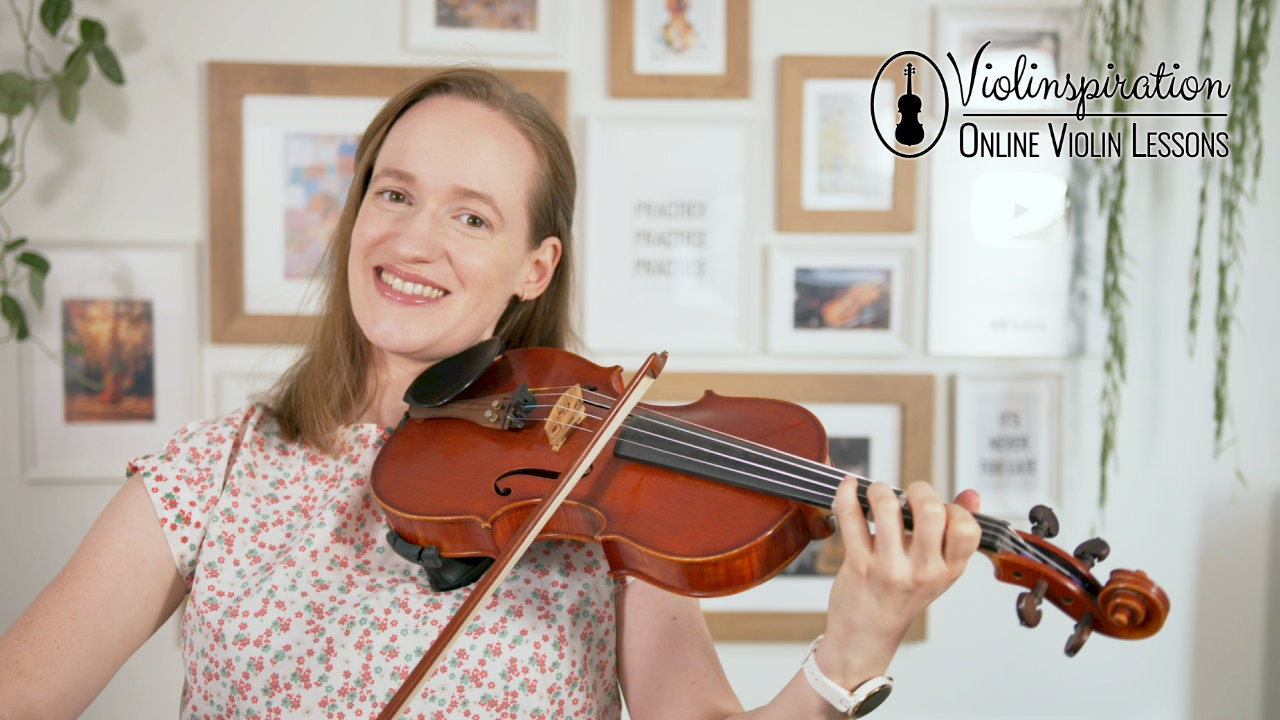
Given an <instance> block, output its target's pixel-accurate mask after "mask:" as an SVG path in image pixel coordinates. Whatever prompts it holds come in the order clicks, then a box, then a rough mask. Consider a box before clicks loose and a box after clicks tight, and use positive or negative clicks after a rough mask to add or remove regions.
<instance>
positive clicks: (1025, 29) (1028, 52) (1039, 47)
mask: <svg viewBox="0 0 1280 720" xmlns="http://www.w3.org/2000/svg"><path fill="white" fill-rule="evenodd" d="M1081 37H1083V35H1082V28H1081V27H1080V19H1079V11H1078V9H1077V8H1074V7H1069V6H1063V5H1036V6H1032V7H1003V8H942V7H940V8H935V9H934V43H933V46H934V56H935V57H937V58H938V61H939V62H940V63H943V65H944V67H948V68H949V66H950V65H951V61H950V60H947V59H946V56H947V53H951V54H952V56H953V57H954V58H955V63H956V66H957V67H958V68H959V69H960V72H961V74H962V75H963V76H964V77H965V87H966V88H968V87H969V86H970V85H972V86H973V87H975V88H977V90H975V91H974V92H973V93H972V94H971V95H970V96H969V98H968V99H969V102H968V103H967V104H964V105H961V102H960V93H959V92H957V93H954V94H952V99H953V100H954V101H955V105H954V106H953V108H955V109H959V110H961V111H962V112H977V113H997V114H1005V113H1016V112H1031V111H1037V110H1040V111H1048V110H1062V111H1066V110H1068V109H1071V108H1070V101H1069V100H1068V99H1065V98H1056V97H1034V98H1019V97H1008V98H1005V99H1003V100H997V99H994V98H990V99H989V98H986V97H984V96H983V95H982V91H981V88H982V85H983V82H984V80H987V78H990V77H993V76H1009V75H1012V74H1013V72H1014V66H1015V63H1017V62H1018V56H1019V55H1023V56H1025V57H1026V68H1025V69H1024V70H1023V72H1024V73H1025V74H1026V76H1027V77H1029V78H1031V77H1035V78H1047V79H1054V78H1062V77H1064V76H1065V74H1066V73H1068V72H1070V73H1071V75H1072V76H1073V77H1074V76H1078V75H1079V73H1080V71H1081V69H1082V64H1083V60H1082V48H1081V43H1080V40H1079V39H1080V38H1081ZM988 42H990V45H988V46H987V47H986V49H985V50H982V51H981V54H980V55H979V50H980V49H981V48H982V46H983V45H984V44H985V43H988ZM975 56H976V59H975ZM987 63H990V64H991V65H992V66H993V67H992V68H990V69H987V67H986V65H987ZM1032 65H1034V66H1035V67H1034V68H1032ZM953 71H954V70H953ZM970 71H972V72H973V77H972V78H970V76H969V73H970ZM937 96H938V99H937V102H938V107H942V102H943V101H942V94H941V91H940V89H939V92H938V94H937Z"/></svg>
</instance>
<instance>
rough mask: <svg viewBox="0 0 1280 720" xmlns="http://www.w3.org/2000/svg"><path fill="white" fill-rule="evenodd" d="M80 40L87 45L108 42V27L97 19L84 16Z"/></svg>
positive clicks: (81, 23) (81, 22)
mask: <svg viewBox="0 0 1280 720" xmlns="http://www.w3.org/2000/svg"><path fill="white" fill-rule="evenodd" d="M80 40H81V42H83V43H84V44H86V45H93V44H95V43H102V42H106V40H107V29H106V28H104V27H102V23H100V22H98V21H97V20H92V19H90V18H84V19H82V20H81V21H80Z"/></svg>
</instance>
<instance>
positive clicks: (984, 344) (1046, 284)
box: [928, 153, 1089, 357]
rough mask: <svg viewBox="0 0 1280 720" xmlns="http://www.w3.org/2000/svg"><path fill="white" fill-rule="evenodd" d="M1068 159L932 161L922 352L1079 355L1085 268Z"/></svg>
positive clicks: (943, 156)
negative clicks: (1075, 229) (1074, 225)
mask: <svg viewBox="0 0 1280 720" xmlns="http://www.w3.org/2000/svg"><path fill="white" fill-rule="evenodd" d="M1071 162H1072V161H1071V160H1070V159H1067V158H1058V157H1054V156H1052V155H1049V156H1047V157H1038V158H1019V159H1016V160H1010V159H1008V158H995V157H985V158H983V157H972V158H966V157H960V156H958V155H954V154H952V153H937V154H935V155H934V156H933V159H932V166H933V170H932V173H931V175H932V180H931V181H932V188H933V189H932V192H931V193H930V204H931V207H932V212H931V217H932V220H931V224H932V226H933V230H932V232H931V234H930V238H929V293H928V295H929V330H928V349H929V353H930V354H933V355H940V356H958V357H1064V356H1069V355H1072V354H1076V353H1078V352H1080V349H1081V347H1082V343H1083V342H1084V334H1085V328H1084V325H1085V316H1086V314H1087V310H1086V309H1085V308H1084V307H1083V303H1084V302H1085V301H1086V299H1085V298H1082V297H1080V293H1079V292H1078V288H1079V287H1080V285H1081V283H1080V282H1079V277H1078V276H1079V274H1080V273H1085V272H1087V271H1088V270H1089V268H1088V267H1087V265H1088V264H1087V263H1085V262H1083V261H1081V260H1080V257H1082V256H1083V255H1082V254H1081V253H1082V252H1083V251H1082V250H1081V247H1080V246H1079V245H1078V243H1079V242H1083V240H1077V239H1076V238H1073V237H1072V233H1070V232H1069V227H1068V225H1069V223H1068V203H1069V199H1070V198H1069V194H1068V191H1067V190H1068V182H1069V179H1070V177H1071ZM1086 286H1087V285H1086Z"/></svg>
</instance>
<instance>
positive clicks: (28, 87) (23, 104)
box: [0, 0, 124, 360]
mask: <svg viewBox="0 0 1280 720" xmlns="http://www.w3.org/2000/svg"><path fill="white" fill-rule="evenodd" d="M9 8H10V10H11V11H12V13H13V18H14V20H15V21H16V23H15V24H16V29H17V32H18V36H19V38H20V39H21V40H22V47H23V55H22V65H21V67H19V68H17V69H14V70H7V71H3V72H0V118H2V119H3V123H4V135H3V136H2V137H0V209H3V208H4V206H5V205H7V204H8V203H9V201H10V200H12V199H13V197H14V195H16V194H17V193H18V191H19V190H20V189H21V188H22V185H23V181H24V180H25V179H26V176H27V137H28V136H29V135H30V133H31V128H32V126H33V125H34V124H35V120H36V117H37V116H39V114H40V109H41V108H42V107H43V106H44V103H45V101H46V100H47V99H49V98H50V97H51V96H56V97H57V103H58V113H59V115H61V116H62V119H63V120H65V121H66V122H74V121H75V119H76V115H78V114H79V112H80V90H81V88H82V87H84V85H85V83H87V82H88V81H89V76H90V72H91V65H96V66H97V68H98V71H99V72H100V73H101V74H102V76H103V77H105V78H106V79H107V80H108V81H110V82H111V83H113V84H116V85H123V84H124V72H123V71H122V70H121V69H120V62H119V60H117V59H116V54H115V52H114V51H112V49H111V48H110V47H109V46H108V45H107V31H106V29H105V28H104V27H103V25H102V23H100V22H98V21H97V20H94V19H92V18H87V17H83V18H79V22H73V20H75V19H76V18H75V12H74V7H73V3H72V0H44V1H43V2H41V3H40V9H39V12H38V13H37V12H36V11H35V0H30V2H28V3H27V9H26V12H25V14H24V13H23V11H22V10H21V9H20V8H19V7H18V3H17V2H16V0H12V1H11V2H10V3H9ZM37 15H38V16H39V27H40V28H43V29H44V32H45V36H44V37H38V34H37V32H36V19H37ZM5 31H6V32H7V31H8V28H5ZM37 41H39V42H37ZM47 45H52V46H53V47H54V48H55V49H56V51H57V52H59V53H61V52H63V51H64V50H66V49H67V48H70V50H69V51H67V54H66V57H65V59H61V56H60V55H59V58H60V59H59V60H58V61H55V60H54V58H53V57H52V55H51V54H50V53H49V52H46V50H44V49H42V46H47ZM49 269H50V268H49V261H48V259H47V258H45V257H44V256H43V255H41V254H40V253H38V252H36V251H34V250H32V249H31V248H30V247H28V245H27V238H25V237H21V236H15V235H14V233H13V231H12V229H11V228H10V227H9V223H8V221H7V220H6V219H5V218H4V215H3V214H2V213H0V317H3V319H4V324H5V326H6V328H5V330H4V332H0V343H3V342H7V341H9V340H18V341H22V340H26V339H28V338H29V337H31V331H30V329H29V328H28V326H27V312H26V310H25V309H24V307H23V305H24V301H25V300H29V301H30V302H31V303H33V304H34V305H35V306H36V307H37V308H39V307H42V306H43V305H44V281H45V278H46V277H47V276H48V274H49ZM24 289H25V293H24V292H23V291H24ZM24 294H25V300H24V298H23V295H24ZM42 349H43V350H44V351H45V352H46V353H47V354H49V355H50V356H51V357H54V359H55V360H56V359H57V357H56V356H55V355H54V354H53V352H52V350H50V349H49V348H47V347H43V346H42Z"/></svg>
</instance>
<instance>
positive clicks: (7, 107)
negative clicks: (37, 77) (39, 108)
mask: <svg viewBox="0 0 1280 720" xmlns="http://www.w3.org/2000/svg"><path fill="white" fill-rule="evenodd" d="M35 101H36V86H35V85H32V84H31V81H30V80H29V79H27V77H26V76H25V75H21V74H19V73H16V72H13V71H9V72H7V73H4V74H0V114H4V115H17V114H18V113H20V112H22V110H23V108H25V107H26V106H28V105H34V104H35Z"/></svg>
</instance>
